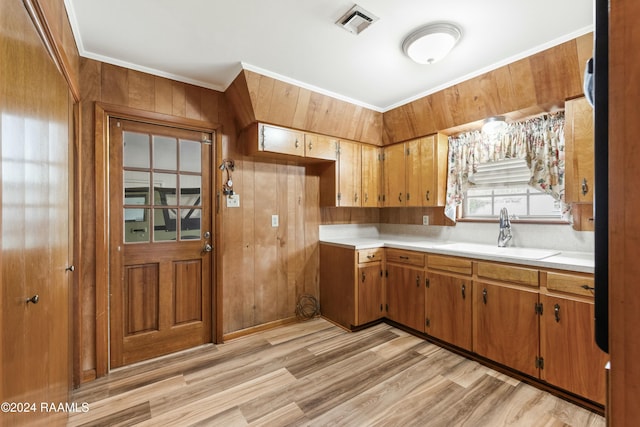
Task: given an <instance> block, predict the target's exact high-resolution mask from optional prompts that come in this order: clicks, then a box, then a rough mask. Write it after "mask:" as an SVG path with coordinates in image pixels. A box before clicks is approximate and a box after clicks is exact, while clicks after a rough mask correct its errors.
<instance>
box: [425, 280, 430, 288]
mask: <svg viewBox="0 0 640 427" xmlns="http://www.w3.org/2000/svg"><path fill="white" fill-rule="evenodd" d="M424 286H425V287H427V288H428V287H429V278H428V277H427V278H426V279H424Z"/></svg>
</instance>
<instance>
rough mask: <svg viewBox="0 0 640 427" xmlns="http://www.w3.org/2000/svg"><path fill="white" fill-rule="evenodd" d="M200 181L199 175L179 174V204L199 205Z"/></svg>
mask: <svg viewBox="0 0 640 427" xmlns="http://www.w3.org/2000/svg"><path fill="white" fill-rule="evenodd" d="M200 181H201V179H200V176H199V175H180V205H181V206H200V204H201V200H200V196H201V190H200Z"/></svg>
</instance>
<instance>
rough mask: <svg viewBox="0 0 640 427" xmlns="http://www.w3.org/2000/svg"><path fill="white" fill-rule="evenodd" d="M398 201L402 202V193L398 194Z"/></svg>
mask: <svg viewBox="0 0 640 427" xmlns="http://www.w3.org/2000/svg"><path fill="white" fill-rule="evenodd" d="M398 201H399V202H400V203H402V193H400V194H398Z"/></svg>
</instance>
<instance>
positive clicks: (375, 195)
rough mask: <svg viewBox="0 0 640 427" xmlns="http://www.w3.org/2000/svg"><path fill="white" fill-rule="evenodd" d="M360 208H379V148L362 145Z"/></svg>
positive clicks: (380, 175) (380, 169) (380, 164)
mask: <svg viewBox="0 0 640 427" xmlns="http://www.w3.org/2000/svg"><path fill="white" fill-rule="evenodd" d="M361 149H362V207H371V208H375V207H378V206H380V205H379V203H380V184H381V182H380V181H381V177H382V174H381V171H382V163H381V156H380V151H381V149H380V148H379V147H375V146H373V145H367V144H362V147H361Z"/></svg>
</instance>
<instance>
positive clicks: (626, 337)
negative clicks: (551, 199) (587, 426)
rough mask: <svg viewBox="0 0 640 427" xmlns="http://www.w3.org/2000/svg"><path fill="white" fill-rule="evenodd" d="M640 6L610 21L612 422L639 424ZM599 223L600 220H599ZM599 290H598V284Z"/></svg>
mask: <svg viewBox="0 0 640 427" xmlns="http://www.w3.org/2000/svg"><path fill="white" fill-rule="evenodd" d="M638 18H640V3H639V2H637V1H633V0H620V1H616V2H612V3H611V5H610V15H609V334H610V335H609V355H610V358H611V359H610V360H611V370H610V386H609V392H610V395H609V396H608V401H607V404H608V407H607V412H608V417H609V419H608V422H609V425H611V426H633V425H635V424H637V422H638V420H639V419H640V405H638V390H639V389H640V365H639V364H638V362H637V361H638V360H639V359H640V339H639V338H638V331H637V325H638V323H639V322H640V292H638V277H640V263H638V260H637V258H638V257H637V254H638V253H640V238H639V236H640V221H638V212H640V199H639V198H638V197H637V196H635V194H636V193H637V186H638V179H640V167H639V166H640V150H639V149H638V144H637V143H635V141H636V140H637V136H638V135H639V134H640V120H638V117H640V103H639V102H638V100H640V82H639V81H638V75H639V74H640V58H639V57H638V56H637V55H632V54H631V52H635V51H637V49H638V47H639V46H640V32H638V31H637V22H638ZM596 220H597V218H596ZM596 286H597V284H596Z"/></svg>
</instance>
